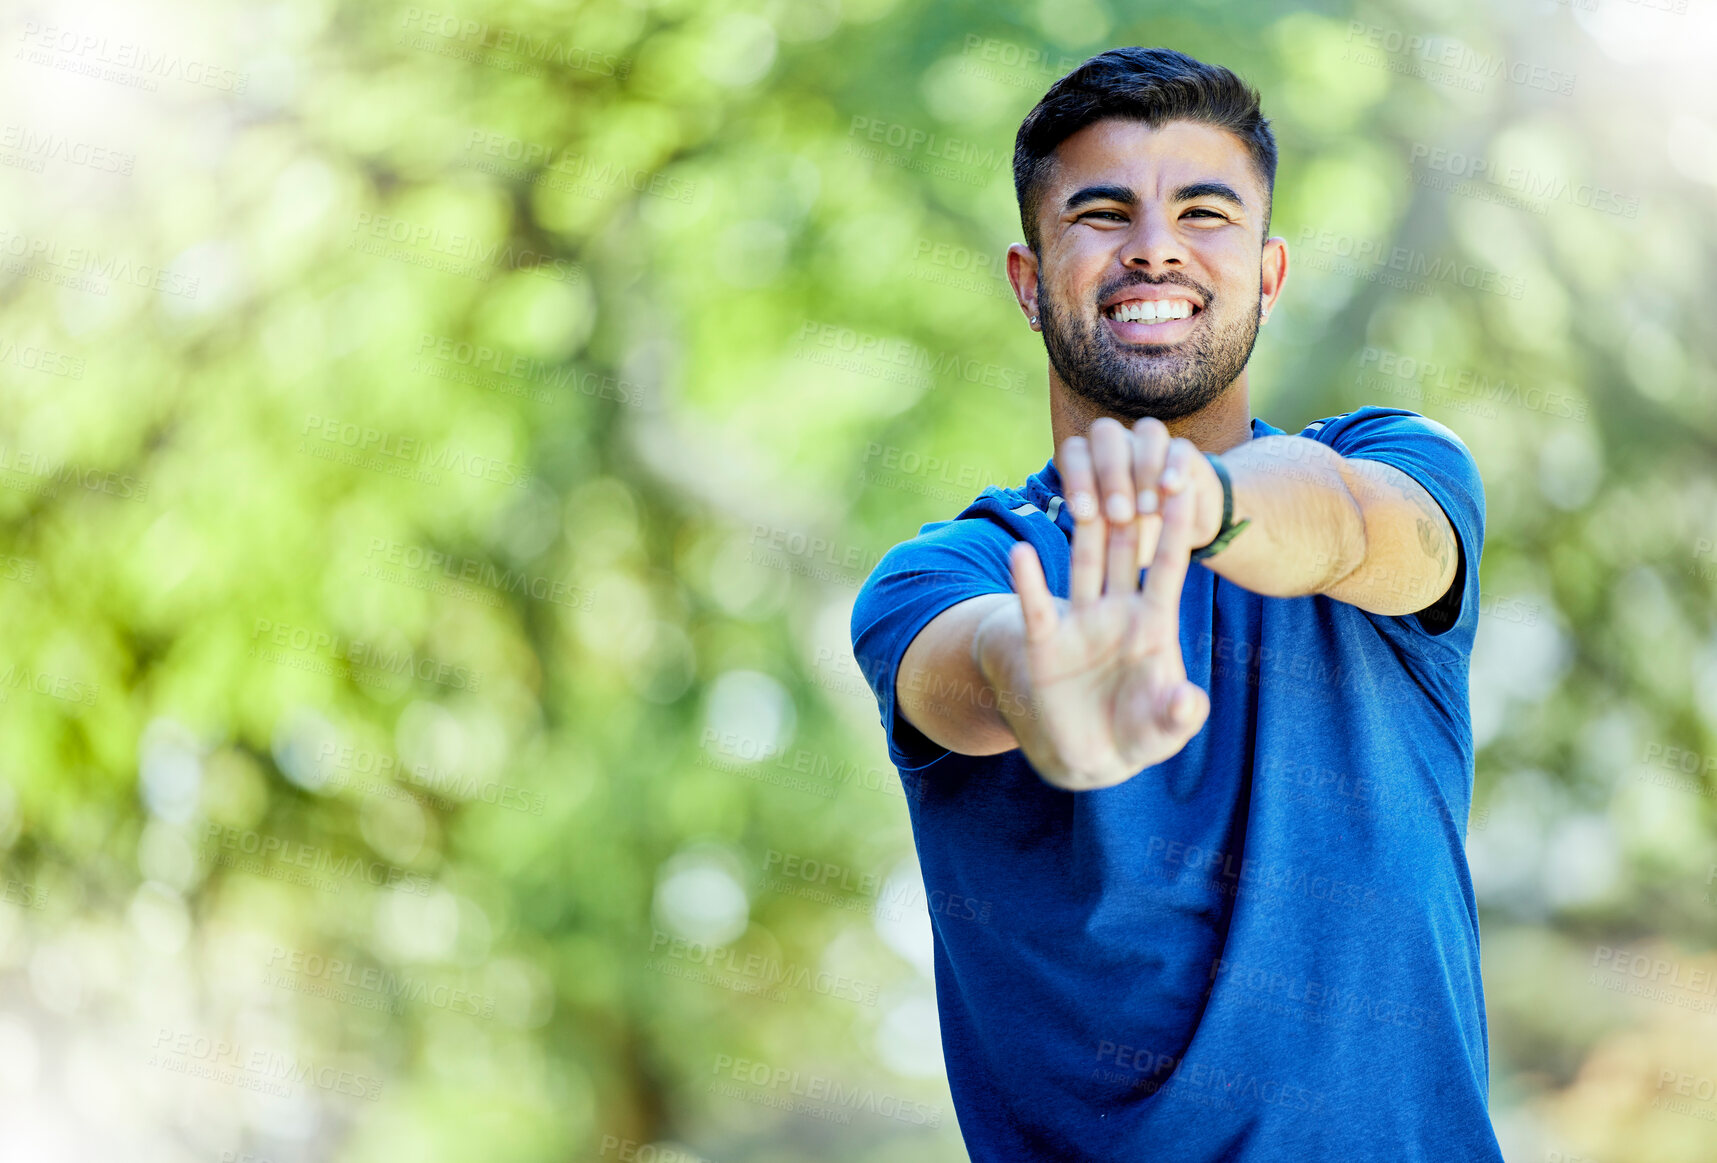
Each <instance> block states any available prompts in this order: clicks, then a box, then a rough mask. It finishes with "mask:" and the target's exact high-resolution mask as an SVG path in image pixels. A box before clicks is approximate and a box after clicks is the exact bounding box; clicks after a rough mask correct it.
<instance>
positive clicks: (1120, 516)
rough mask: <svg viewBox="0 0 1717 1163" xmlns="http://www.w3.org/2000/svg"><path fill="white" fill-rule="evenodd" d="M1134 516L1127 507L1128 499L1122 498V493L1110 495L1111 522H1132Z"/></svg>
mask: <svg viewBox="0 0 1717 1163" xmlns="http://www.w3.org/2000/svg"><path fill="white" fill-rule="evenodd" d="M1132 516H1133V514H1132V512H1131V510H1130V509H1129V508H1128V505H1127V498H1126V497H1124V496H1122V495H1121V494H1120V493H1110V494H1109V520H1111V521H1115V522H1117V523H1118V522H1121V521H1127V520H1131V519H1132Z"/></svg>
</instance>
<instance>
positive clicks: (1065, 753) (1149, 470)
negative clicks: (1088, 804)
mask: <svg viewBox="0 0 1717 1163" xmlns="http://www.w3.org/2000/svg"><path fill="white" fill-rule="evenodd" d="M1149 423H1151V424H1155V425H1156V427H1157V428H1158V429H1161V428H1162V425H1161V424H1160V423H1159V422H1156V421H1150V422H1149ZM1145 424H1146V422H1145V421H1141V422H1140V426H1139V427H1136V428H1135V430H1134V433H1133V435H1132V436H1131V437H1130V436H1129V434H1128V432H1127V430H1126V429H1124V428H1122V427H1121V425H1120V424H1119V423H1117V422H1115V421H1113V420H1107V421H1104V420H1099V421H1098V422H1097V423H1096V424H1094V425H1093V426H1092V429H1091V437H1090V440H1089V441H1087V440H1086V438H1084V437H1078V436H1075V437H1072V438H1070V439H1068V440H1067V441H1066V442H1065V443H1064V444H1063V445H1062V449H1061V453H1060V455H1059V456H1058V457H1057V463H1058V466H1059V468H1060V471H1061V477H1062V482H1063V484H1064V486H1065V487H1066V491H1067V493H1068V495H1069V498H1070V499H1071V500H1072V503H1073V515H1074V522H1075V523H1074V532H1073V562H1072V578H1071V582H1070V585H1069V589H1068V593H1069V597H1068V600H1067V601H1066V602H1065V603H1062V602H1060V601H1058V600H1057V599H1056V598H1054V597H1053V596H1052V595H1051V594H1050V592H1049V587H1048V584H1047V583H1046V582H1045V580H1044V576H1043V566H1042V563H1041V562H1039V561H1038V558H1037V554H1036V552H1035V551H1034V550H1033V549H1032V548H1031V546H1030V545H1029V544H1027V543H1025V542H1020V543H1018V544H1016V545H1015V546H1014V547H1013V552H1012V558H1011V561H1010V564H1011V566H1012V571H1013V584H1014V590H1015V592H1016V593H1018V594H1019V599H1020V605H1019V607H1018V614H1017V615H1015V616H1017V617H1018V618H1020V619H1021V620H1023V648H1022V649H1020V650H1017V651H1014V650H1006V649H1000V648H997V647H996V645H995V644H996V643H998V642H1002V641H1005V640H1006V638H1007V636H1005V635H1000V634H987V635H986V634H984V633H981V632H980V633H979V634H978V635H977V636H976V639H975V647H976V650H977V653H978V656H979V666H980V668H981V669H982V671H983V673H984V675H985V677H986V679H988V681H989V682H990V683H991V685H992V686H993V687H995V689H996V690H997V692H998V693H1013V694H1016V695H1021V696H1023V697H1021V698H1010V699H1005V700H1004V699H998V706H1021V707H1023V708H1024V710H1023V712H1022V713H1020V714H1017V715H1014V714H1007V713H1006V712H1005V711H1004V717H1005V718H1007V719H1008V725H1009V726H1010V727H1011V728H1012V729H1013V732H1014V736H1015V738H1016V739H1017V740H1018V741H1019V745H1020V748H1021V750H1022V751H1024V753H1025V756H1026V759H1027V760H1029V761H1030V763H1031V765H1032V767H1033V768H1034V769H1035V770H1036V771H1037V772H1038V774H1039V775H1040V776H1042V777H1043V779H1044V780H1045V781H1046V782H1048V783H1051V784H1054V785H1055V786H1057V787H1062V788H1066V789H1068V790H1072V791H1080V790H1089V789H1092V788H1101V787H1112V786H1114V785H1115V784H1118V783H1122V782H1124V781H1126V780H1128V779H1131V778H1132V777H1133V776H1134V775H1136V774H1138V773H1139V772H1140V771H1141V770H1143V769H1144V768H1146V767H1149V766H1151V765H1152V764H1156V763H1161V762H1162V761H1163V760H1165V759H1167V758H1169V757H1170V756H1172V755H1174V754H1176V753H1177V752H1179V751H1180V750H1181V748H1183V747H1185V746H1186V743H1187V741H1188V740H1189V739H1191V738H1192V737H1193V736H1194V735H1196V734H1197V733H1198V732H1199V731H1200V730H1201V729H1202V728H1203V726H1204V722H1205V719H1206V718H1207V717H1208V715H1209V713H1210V698H1209V696H1208V695H1206V694H1205V692H1204V691H1203V690H1201V689H1200V688H1199V687H1198V685H1197V684H1196V683H1193V682H1189V681H1188V680H1187V677H1186V667H1185V663H1184V661H1183V659H1182V657H1181V651H1180V596H1181V586H1182V583H1183V582H1184V580H1185V578H1186V571H1187V564H1188V560H1189V557H1188V555H1189V554H1190V552H1191V549H1192V537H1193V531H1192V527H1193V520H1194V517H1195V516H1196V514H1195V509H1196V507H1197V496H1196V492H1195V489H1189V488H1187V487H1186V486H1187V483H1188V482H1189V481H1194V480H1196V476H1195V475H1194V474H1195V472H1196V466H1191V464H1190V461H1189V460H1188V459H1187V458H1186V454H1185V452H1184V451H1183V452H1179V453H1176V452H1175V450H1174V449H1173V448H1171V447H1170V444H1171V442H1170V441H1168V440H1167V431H1166V429H1164V430H1162V431H1161V432H1160V433H1157V434H1154V435H1153V434H1151V432H1150V430H1149V429H1144V430H1143V431H1141V429H1142V428H1143V427H1144V425H1145ZM1159 437H1160V439H1159ZM1134 438H1139V440H1140V442H1141V443H1142V444H1143V451H1142V452H1140V453H1139V454H1138V466H1137V472H1136V473H1135V464H1134V461H1135V448H1134ZM1147 438H1148V439H1147ZM1193 452H1194V455H1195V456H1196V459H1197V460H1198V461H1199V462H1200V463H1202V465H1203V468H1204V470H1205V472H1207V473H1209V474H1210V476H1211V478H1212V479H1213V480H1214V478H1215V473H1214V472H1213V471H1212V470H1211V469H1210V465H1209V463H1208V462H1206V461H1205V460H1204V458H1203V457H1202V456H1197V450H1196V449H1194V450H1193ZM1156 453H1160V458H1155V454H1156ZM1094 457H1095V461H1096V465H1095V469H1096V471H1097V473H1098V476H1099V477H1100V479H1101V480H1102V481H1103V482H1104V485H1105V486H1106V487H1105V489H1104V495H1105V496H1106V498H1107V502H1106V503H1108V504H1110V505H1112V508H1111V509H1110V510H1109V511H1110V513H1112V514H1113V515H1114V520H1109V519H1106V518H1105V517H1104V516H1102V515H1101V514H1099V512H1098V509H1097V505H1096V495H1097V493H1096V487H1095V483H1094V475H1093V473H1094V466H1093V459H1094ZM1169 466H1176V467H1177V469H1178V477H1179V479H1178V480H1176V479H1174V478H1171V479H1170V480H1168V481H1164V480H1162V479H1161V478H1162V477H1163V475H1164V471H1166V468H1167V467H1169ZM1189 467H1190V469H1191V471H1189ZM1135 479H1137V480H1149V481H1151V482H1152V484H1151V491H1152V493H1153V495H1157V496H1160V498H1161V499H1160V501H1159V502H1158V503H1157V504H1156V505H1155V506H1153V507H1154V508H1155V509H1156V510H1157V511H1156V512H1154V513H1151V514H1150V515H1149V517H1148V524H1149V526H1150V529H1149V537H1150V540H1151V542H1152V545H1151V554H1150V558H1149V569H1148V570H1147V571H1146V577H1145V583H1144V587H1143V589H1142V590H1141V589H1140V586H1139V566H1138V564H1137V563H1138V561H1139V560H1140V548H1139V544H1138V542H1139V539H1140V536H1141V525H1144V524H1146V523H1147V521H1142V520H1141V519H1139V518H1138V517H1137V514H1136V513H1135V512H1134V509H1135V506H1136V505H1137V503H1138V502H1137V500H1136V497H1137V495H1138V492H1140V491H1143V490H1136V489H1133V488H1123V489H1122V490H1121V492H1120V498H1121V501H1122V503H1120V504H1116V503H1115V500H1116V493H1115V491H1114V489H1113V488H1110V487H1108V486H1112V485H1115V484H1117V483H1118V482H1121V481H1125V482H1127V483H1128V484H1131V483H1132V482H1133V481H1134V480H1135ZM1217 487H1218V490H1219V491H1218V497H1217V502H1218V505H1220V503H1221V496H1220V483H1218V484H1217ZM1217 519H1218V521H1220V519H1221V514H1220V513H1218V514H1217ZM1211 533H1212V536H1214V533H1215V530H1214V529H1212V531H1211ZM1206 540H1209V539H1208V538H1206ZM1004 609H1006V610H1008V611H1009V612H1010V613H1011V607H1004ZM998 612H999V611H998Z"/></svg>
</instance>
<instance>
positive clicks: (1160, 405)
mask: <svg viewBox="0 0 1717 1163" xmlns="http://www.w3.org/2000/svg"><path fill="white" fill-rule="evenodd" d="M1141 283H1144V284H1150V285H1153V286H1160V285H1162V284H1164V283H1174V284H1176V285H1178V286H1182V287H1186V288H1188V289H1190V290H1193V291H1196V292H1198V294H1199V295H1200V297H1202V298H1203V300H1204V308H1203V310H1201V311H1200V312H1199V315H1202V316H1203V317H1204V325H1203V326H1202V327H1199V328H1198V329H1197V330H1195V331H1194V332H1193V333H1192V335H1190V336H1189V337H1187V338H1186V339H1184V340H1182V341H1181V342H1179V343H1175V344H1162V343H1150V344H1128V343H1122V342H1120V341H1119V340H1118V339H1116V338H1115V336H1114V334H1113V333H1112V332H1111V331H1110V330H1109V329H1108V328H1107V327H1105V326H1104V325H1103V322H1102V320H1101V319H1100V318H1099V319H1098V320H1097V321H1096V322H1095V323H1094V324H1087V323H1086V321H1085V319H1084V317H1083V316H1079V315H1074V314H1069V315H1067V316H1066V317H1063V316H1062V314H1061V312H1060V310H1059V309H1058V308H1057V307H1056V305H1055V304H1054V303H1053V302H1052V301H1051V297H1050V295H1049V293H1048V291H1047V289H1046V288H1044V287H1043V286H1042V285H1041V284H1039V289H1038V303H1037V305H1038V314H1040V315H1041V316H1042V317H1043V318H1042V323H1043V344H1044V347H1045V348H1046V349H1047V350H1048V352H1049V362H1050V365H1051V366H1053V367H1054V368H1055V372H1056V374H1057V375H1059V376H1060V377H1061V382H1062V383H1064V384H1066V385H1067V387H1068V390H1069V391H1071V392H1073V393H1074V394H1075V395H1077V396H1080V397H1082V398H1084V399H1086V400H1088V401H1090V402H1091V403H1093V404H1095V405H1096V406H1097V407H1098V408H1099V409H1101V410H1102V411H1103V412H1104V413H1106V414H1109V415H1113V416H1117V417H1125V418H1126V420H1127V421H1128V422H1131V421H1134V420H1138V419H1140V418H1142V417H1145V416H1155V417H1156V418H1157V419H1159V420H1175V419H1179V418H1180V417H1182V416H1190V415H1191V414H1192V413H1194V412H1196V411H1198V410H1199V409H1200V408H1203V407H1205V406H1206V405H1207V404H1209V403H1211V402H1212V401H1213V400H1215V399H1216V398H1217V397H1218V396H1220V395H1221V394H1222V393H1223V391H1224V390H1226V389H1227V387H1228V385H1229V384H1232V383H1233V382H1234V381H1235V379H1236V378H1237V377H1238V376H1239V375H1240V373H1241V372H1242V371H1244V370H1245V368H1246V361H1247V360H1249V359H1251V358H1252V346H1253V344H1255V343H1256V342H1257V340H1258V321H1259V313H1258V312H1257V311H1244V310H1243V311H1241V312H1240V314H1239V317H1238V318H1236V319H1232V320H1224V319H1223V318H1222V316H1221V313H1220V308H1221V305H1222V301H1221V300H1220V299H1218V298H1217V297H1216V296H1215V295H1213V294H1212V293H1211V292H1210V290H1209V288H1207V287H1204V286H1201V285H1200V284H1198V283H1195V282H1193V281H1192V280H1191V279H1189V278H1187V277H1186V276H1185V275H1172V274H1171V275H1165V276H1161V277H1158V278H1150V277H1147V276H1146V275H1145V274H1144V273H1143V272H1134V273H1133V274H1131V275H1127V276H1124V277H1122V278H1119V279H1116V280H1114V281H1113V282H1110V283H1107V284H1105V285H1104V286H1103V287H1101V288H1100V289H1099V290H1098V292H1097V301H1098V302H1101V301H1102V300H1104V299H1105V298H1107V297H1108V296H1110V295H1112V294H1114V293H1115V292H1116V291H1119V290H1121V289H1123V288H1126V287H1132V286H1137V285H1139V284H1141Z"/></svg>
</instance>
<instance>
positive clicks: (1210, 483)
mask: <svg viewBox="0 0 1717 1163" xmlns="http://www.w3.org/2000/svg"><path fill="white" fill-rule="evenodd" d="M1193 463H1194V465H1195V467H1194V469H1193V478H1192V479H1193V481H1194V484H1195V488H1196V492H1195V493H1194V500H1195V501H1196V504H1194V506H1193V514H1192V547H1193V548H1194V549H1202V548H1204V547H1205V546H1207V545H1209V544H1210V543H1211V542H1212V541H1215V540H1216V537H1217V534H1219V533H1221V532H1222V480H1221V478H1220V477H1218V476H1217V475H1216V469H1215V468H1214V467H1212V465H1211V463H1210V455H1209V454H1208V453H1204V454H1201V455H1200V456H1198V457H1197V458H1195V460H1194V461H1193Z"/></svg>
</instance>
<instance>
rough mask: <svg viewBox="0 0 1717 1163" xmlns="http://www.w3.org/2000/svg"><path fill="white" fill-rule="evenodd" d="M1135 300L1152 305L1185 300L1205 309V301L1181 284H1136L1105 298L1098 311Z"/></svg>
mask: <svg viewBox="0 0 1717 1163" xmlns="http://www.w3.org/2000/svg"><path fill="white" fill-rule="evenodd" d="M1134 299H1142V300H1144V301H1146V302H1151V303H1156V302H1162V301H1163V300H1165V299H1185V300H1186V301H1187V302H1189V303H1191V304H1192V305H1193V307H1194V308H1195V309H1197V310H1200V311H1202V310H1203V309H1204V300H1203V299H1202V298H1200V297H1199V294H1198V292H1197V291H1193V290H1190V289H1188V288H1186V287H1183V286H1181V285H1180V284H1179V283H1134V284H1133V285H1132V286H1130V287H1122V288H1121V289H1120V290H1119V291H1116V292H1115V293H1114V294H1112V295H1110V296H1108V297H1107V298H1105V299H1104V300H1103V301H1102V302H1101V303H1099V304H1097V309H1098V310H1099V311H1107V310H1109V308H1111V307H1116V306H1119V305H1120V304H1122V303H1127V302H1131V301H1132V300H1134Z"/></svg>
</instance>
